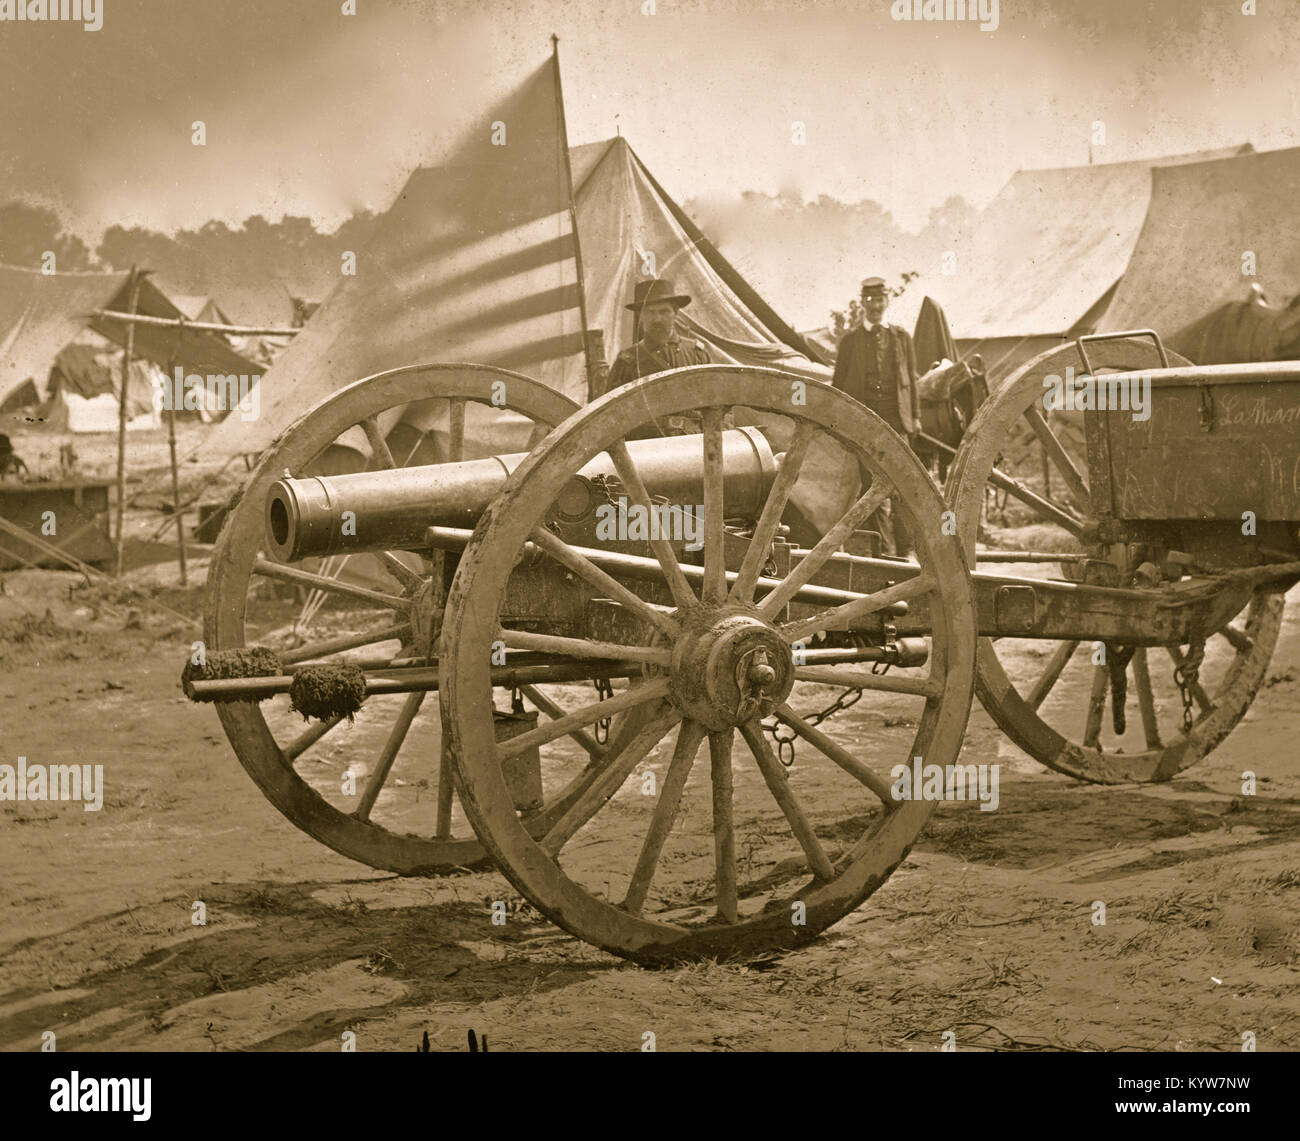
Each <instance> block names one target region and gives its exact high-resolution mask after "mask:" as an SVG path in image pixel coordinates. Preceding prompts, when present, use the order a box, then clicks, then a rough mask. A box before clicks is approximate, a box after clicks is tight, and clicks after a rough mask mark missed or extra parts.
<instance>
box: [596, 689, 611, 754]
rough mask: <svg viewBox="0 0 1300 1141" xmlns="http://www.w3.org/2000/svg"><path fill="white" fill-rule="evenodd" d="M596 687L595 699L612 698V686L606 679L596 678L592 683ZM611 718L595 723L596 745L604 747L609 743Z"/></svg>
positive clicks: (603, 718) (604, 718)
mask: <svg viewBox="0 0 1300 1141" xmlns="http://www.w3.org/2000/svg"><path fill="white" fill-rule="evenodd" d="M594 684H595V686H596V699H597V700H598V701H605V700H607V699H609V698H611V697H613V696H614V686H613V683H612V682H610V680H609V678H607V677H598V678H596V680H595V682H594ZM610 721H611V718H609V717H602V718H601V719H600V720H599V721H597V722H596V744H597V745H606V744H608V743H609V725H610Z"/></svg>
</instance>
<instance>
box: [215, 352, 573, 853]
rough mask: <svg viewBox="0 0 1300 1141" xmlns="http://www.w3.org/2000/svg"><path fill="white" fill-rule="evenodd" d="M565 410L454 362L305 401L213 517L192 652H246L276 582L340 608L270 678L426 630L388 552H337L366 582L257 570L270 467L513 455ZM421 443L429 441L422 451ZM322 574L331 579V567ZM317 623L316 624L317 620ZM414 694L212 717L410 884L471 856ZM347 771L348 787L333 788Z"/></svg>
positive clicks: (253, 764) (276, 782) (416, 599)
mask: <svg viewBox="0 0 1300 1141" xmlns="http://www.w3.org/2000/svg"><path fill="white" fill-rule="evenodd" d="M576 407H577V405H575V404H574V403H573V401H571V400H569V399H568V397H566V396H564V395H563V394H561V393H559V392H556V391H554V390H553V389H550V388H547V387H546V386H545V385H542V384H539V383H537V382H536V381H533V380H529V379H528V378H527V377H524V376H520V375H518V374H516V373H511V372H506V371H504V370H502V369H496V368H487V367H481V366H463V365H419V366H413V367H410V368H400V369H395V370H393V371H391V372H385V373H379V374H377V375H375V376H372V377H368V378H366V379H365V380H359V381H357V382H355V383H354V384H351V385H349V386H348V387H346V388H343V389H340V390H339V391H338V392H336V393H334V394H333V395H332V396H330V397H328V398H327V399H326V400H324V401H322V402H321V403H319V404H317V405H316V406H315V407H314V408H312V409H311V411H309V412H307V413H306V414H305V415H303V416H302V417H301V418H300V419H298V420H297V421H296V422H295V423H294V424H293V425H292V426H291V427H290V428H289V429H287V430H286V431H285V432H284V433H283V434H282V435H281V436H280V438H279V439H278V440H277V441H276V443H275V444H274V445H273V446H272V447H271V448H270V449H269V450H268V451H267V453H266V454H265V455H264V456H263V458H262V460H261V462H260V463H259V464H258V466H257V468H256V469H255V470H254V472H253V474H252V475H251V477H250V478H249V481H248V483H247V484H246V485H245V487H244V491H243V494H242V496H241V497H240V499H239V502H238V504H237V505H236V507H235V508H234V510H233V511H232V512H231V513H230V517H229V518H228V519H227V521H226V524H225V527H224V529H223V531H222V533H221V537H220V539H219V540H218V542H217V546H216V549H215V550H214V552H213V555H212V561H211V565H210V567H209V572H208V585H207V593H206V596H205V606H204V638H205V642H206V645H207V648H208V649H209V650H229V649H239V648H242V647H244V646H246V645H250V644H257V643H258V639H257V638H256V637H250V636H249V631H248V626H247V621H248V613H249V608H250V601H251V600H252V598H253V595H254V594H255V593H256V592H257V588H258V584H259V583H260V582H265V581H288V582H291V583H294V584H297V585H300V586H306V587H308V588H311V589H313V590H319V591H321V592H322V593H323V594H325V595H326V596H327V597H329V598H331V599H334V600H337V601H339V602H340V603H343V604H346V608H345V609H343V610H341V611H339V610H338V609H337V608H336V609H334V610H331V611H329V612H328V617H329V618H330V619H331V621H332V624H333V625H334V626H335V627H336V628H338V627H340V626H341V627H342V632H337V629H336V630H335V631H330V632H324V633H320V634H313V636H312V638H311V640H309V641H308V642H306V643H305V644H302V645H297V646H294V647H293V648H292V649H286V650H284V651H283V652H281V661H282V662H283V663H284V665H285V667H286V668H290V667H291V666H292V665H293V664H296V663H302V662H308V661H311V662H329V661H341V660H348V655H351V656H352V659H353V660H355V658H356V656H358V655H360V656H361V657H363V658H367V657H369V658H377V660H376V661H375V663H374V664H377V665H382V664H383V663H384V662H386V661H389V660H393V659H397V658H404V657H407V656H408V655H409V654H410V653H412V652H413V650H412V647H413V646H414V644H415V641H416V638H415V636H414V631H415V630H416V629H418V628H419V627H420V625H421V624H422V623H424V624H426V625H427V623H428V622H429V621H430V620H431V615H430V614H429V613H428V610H429V607H430V606H431V605H436V596H435V595H432V594H431V592H430V590H431V587H430V583H431V577H432V567H433V564H432V563H431V562H430V561H429V560H423V561H422V560H420V559H418V558H417V557H415V556H412V555H409V554H403V555H402V556H401V557H399V556H398V554H395V553H391V552H381V553H378V554H369V553H364V554H353V555H349V556H348V557H347V564H348V567H349V568H350V570H351V571H353V572H356V571H358V570H360V571H363V572H364V571H366V570H369V571H372V572H374V574H373V578H374V579H376V580H378V581H377V582H375V583H371V584H367V585H358V584H357V583H356V581H355V579H356V577H357V575H356V574H355V573H352V574H349V575H348V576H346V577H344V576H343V575H337V576H336V577H331V576H330V575H329V574H327V573H320V572H319V571H315V570H311V571H309V570H303V569H301V568H299V567H297V566H293V565H288V566H281V565H279V564H277V563H273V562H271V561H269V560H268V559H267V558H266V557H265V555H264V552H265V550H266V545H267V544H266V537H265V536H266V498H267V491H268V489H269V488H270V486H271V485H272V484H273V483H274V482H275V481H276V480H278V479H281V478H282V477H283V476H284V475H285V473H286V472H287V473H289V474H290V475H293V476H300V475H304V474H308V473H309V472H314V471H317V470H318V469H319V467H320V466H321V465H322V464H324V465H325V466H327V467H333V468H334V470H337V463H336V462H333V461H335V460H336V458H337V454H338V453H339V452H340V451H347V450H349V449H350V450H351V454H352V456H353V458H354V460H355V459H356V458H357V457H358V455H360V454H363V453H364V454H366V455H368V457H369V459H368V463H369V466H370V468H371V469H379V468H392V467H401V466H406V464H407V463H408V462H410V463H429V462H434V461H436V462H454V461H456V460H459V459H461V458H468V457H469V456H471V455H472V456H483V455H488V454H491V453H492V452H497V451H510V450H514V451H527V450H528V448H529V447H530V446H531V444H532V443H534V442H536V441H537V440H539V439H541V437H542V436H544V435H545V433H546V432H547V431H549V429H550V428H551V426H553V425H555V424H558V423H560V422H561V421H562V420H564V419H565V418H566V417H567V416H568V415H569V414H570V413H572V412H573V411H574V410H575V409H576ZM413 425H415V427H413ZM467 425H468V426H467ZM467 436H468V439H469V443H468V444H467V443H466V439H467ZM434 438H436V440H437V446H436V447H433V448H431V447H429V446H428V445H429V441H430V440H432V439H434ZM503 444H504V445H505V446H502V445H503ZM358 449H361V452H359V451H358ZM353 466H354V467H355V466H358V465H357V464H355V463H354V464H353ZM334 567H335V570H336V571H337V570H341V569H342V567H341V564H340V563H339V562H336V563H335V564H334ZM324 617H325V615H320V614H318V619H323V618H324ZM321 624H322V622H320V621H318V625H321ZM399 647H400V648H399ZM274 648H278V647H274ZM426 696H427V694H426V693H424V692H419V693H410V694H402V695H383V696H371V697H369V698H367V700H366V701H365V704H364V705H363V706H362V708H361V710H360V711H359V712H358V713H357V715H356V720H355V723H353V724H343V722H344V720H345V719H343V718H331V719H329V720H326V721H319V722H313V723H312V724H311V725H310V726H306V725H304V723H303V720H302V718H301V717H300V716H298V715H297V714H294V713H292V712H291V711H290V709H289V708H288V699H287V698H286V697H277V698H274V699H272V700H270V701H268V702H266V703H264V704H263V705H262V706H260V707H259V706H258V705H254V704H252V703H247V702H223V703H220V704H219V705H218V706H217V713H218V716H219V717H220V718H221V724H222V727H223V728H224V729H225V731H226V736H227V737H228V738H229V739H230V743H231V745H232V746H233V747H234V749H235V752H236V754H237V755H238V757H239V760H240V763H241V764H242V765H243V766H244V768H245V769H246V770H247V771H248V774H249V775H250V776H251V777H252V778H253V780H254V782H256V784H257V786H258V788H260V789H261V790H262V792H263V794H264V795H265V796H266V797H267V799H268V800H270V801H271V803H272V804H274V805H275V807H276V808H278V809H279V810H280V811H281V812H282V813H283V814H284V815H285V816H286V817H288V818H289V820H290V821H292V822H293V823H294V824H295V825H297V826H298V827H299V828H301V829H302V830H303V831H304V832H306V833H307V834H308V835H310V836H312V837H314V838H315V839H317V840H320V841H321V842H322V843H324V844H326V845H328V846H329V847H331V848H333V849H334V850H335V851H337V852H341V853H342V854H343V855H345V856H350V857H351V858H352V859H355V860H360V861H361V862H362V863H365V864H368V865H370V866H371V867H373V868H382V869H386V870H389V871H394V872H398V873H401V874H404V875H423V874H433V873H436V872H439V871H443V870H446V869H449V868H453V867H458V866H465V865H469V864H472V863H475V862H477V861H479V860H481V859H482V858H483V849H482V847H481V846H480V845H479V844H478V842H477V841H476V840H475V839H474V838H473V836H472V835H471V834H470V833H469V830H468V829H467V828H465V827H464V825H463V821H461V827H460V835H459V836H457V835H453V834H452V812H451V801H452V782H451V773H450V768H449V767H448V766H444V765H440V764H439V760H438V757H439V750H438V745H437V740H436V733H435V732H432V731H431V730H433V729H434V726H435V725H436V721H435V720H434V719H433V715H432V714H431V709H427V710H425V711H424V712H423V713H422V712H421V706H422V704H424V700H425V698H426ZM433 704H434V703H433V702H429V705H430V707H432V705H433ZM417 719H418V723H419V724H420V726H421V728H422V729H423V730H425V731H424V732H417V733H416V734H415V736H414V738H412V739H413V741H417V742H418V744H419V747H418V749H415V750H412V749H411V748H410V747H409V746H408V750H407V752H408V755H407V756H405V757H403V756H401V755H400V754H401V753H402V750H403V747H404V746H406V745H407V741H408V737H409V736H410V735H411V729H412V726H413V725H415V724H417ZM340 726H342V727H340ZM412 753H416V754H418V755H414V756H412V755H411V754H412ZM349 773H350V774H351V776H352V780H351V781H350V782H348V784H346V785H345V782H344V780H343V778H344V776H345V775H346V774H349ZM347 787H350V788H352V789H353V790H354V791H353V792H352V793H351V794H349V793H346V792H345V791H344V789H345V788H347ZM457 816H459V813H457Z"/></svg>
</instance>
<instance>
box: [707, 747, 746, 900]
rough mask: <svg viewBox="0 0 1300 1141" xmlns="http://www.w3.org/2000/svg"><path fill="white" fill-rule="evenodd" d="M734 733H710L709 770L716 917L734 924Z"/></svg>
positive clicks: (735, 890)
mask: <svg viewBox="0 0 1300 1141" xmlns="http://www.w3.org/2000/svg"><path fill="white" fill-rule="evenodd" d="M734 738H735V731H734V730H732V729H725V730H723V731H722V732H720V733H710V734H709V770H710V777H711V783H712V787H713V866H714V869H715V878H714V883H715V884H716V890H715V892H714V895H715V897H716V901H717V908H718V918H719V919H721V920H722V921H723V922H724V923H735V922H736V919H737V917H738V915H739V913H740V898H739V892H738V890H737V888H736V827H735V821H734V819H733V812H732V808H733V804H732V801H733V793H732V775H731V744H732V741H733V739H734Z"/></svg>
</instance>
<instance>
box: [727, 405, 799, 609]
mask: <svg viewBox="0 0 1300 1141" xmlns="http://www.w3.org/2000/svg"><path fill="white" fill-rule="evenodd" d="M814 431H815V429H814V427H813V425H812V424H811V423H809V422H808V421H806V420H803V421H800V423H799V427H798V428H796V429H795V433H794V438H793V439H792V440H791V441H790V446H789V448H788V449H787V450H786V453H785V459H784V460H782V461H781V469H780V471H778V472H777V473H776V478H775V479H774V480H773V481H772V488H771V490H770V491H769V492H768V493H767V501H766V502H765V503H764V504H763V510H762V512H760V514H759V517H758V522H757V523H756V524H755V525H754V536H753V538H752V539H750V541H749V549H748V550H747V551H746V552H745V558H744V560H743V561H742V562H741V564H740V573H739V574H738V575H737V576H736V581H735V582H734V583H733V584H732V586H731V594H730V595H729V599H730V601H732V602H752V601H753V598H754V587H755V585H756V584H757V582H758V575H759V572H760V571H761V570H762V569H763V564H764V563H765V562H767V553H768V548H769V547H771V545H772V539H773V538H774V537H775V535H776V529H777V527H779V526H780V524H781V515H782V514H783V513H784V511H785V505H786V501H787V500H788V499H789V498H790V492H791V491H792V490H793V489H794V484H795V480H797V479H798V478H799V469H800V468H801V467H803V461H804V457H805V456H806V455H807V454H808V445H809V444H811V443H812V438H813V434H814Z"/></svg>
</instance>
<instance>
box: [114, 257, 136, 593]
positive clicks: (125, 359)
mask: <svg viewBox="0 0 1300 1141" xmlns="http://www.w3.org/2000/svg"><path fill="white" fill-rule="evenodd" d="M139 304H140V275H139V272H138V271H137V270H136V267H135V266H132V267H131V312H132V313H134V312H135V311H136V307H137V306H138V305H139ZM134 351H135V323H134V322H132V323H131V324H129V325H127V327H126V348H125V349H123V350H122V393H121V396H120V397H119V399H118V409H117V550H116V552H115V554H114V558H113V575H114V577H115V578H121V576H122V550H123V544H124V543H125V541H126V531H125V526H126V416H127V395H128V389H129V386H130V383H131V355H132V353H134Z"/></svg>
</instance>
